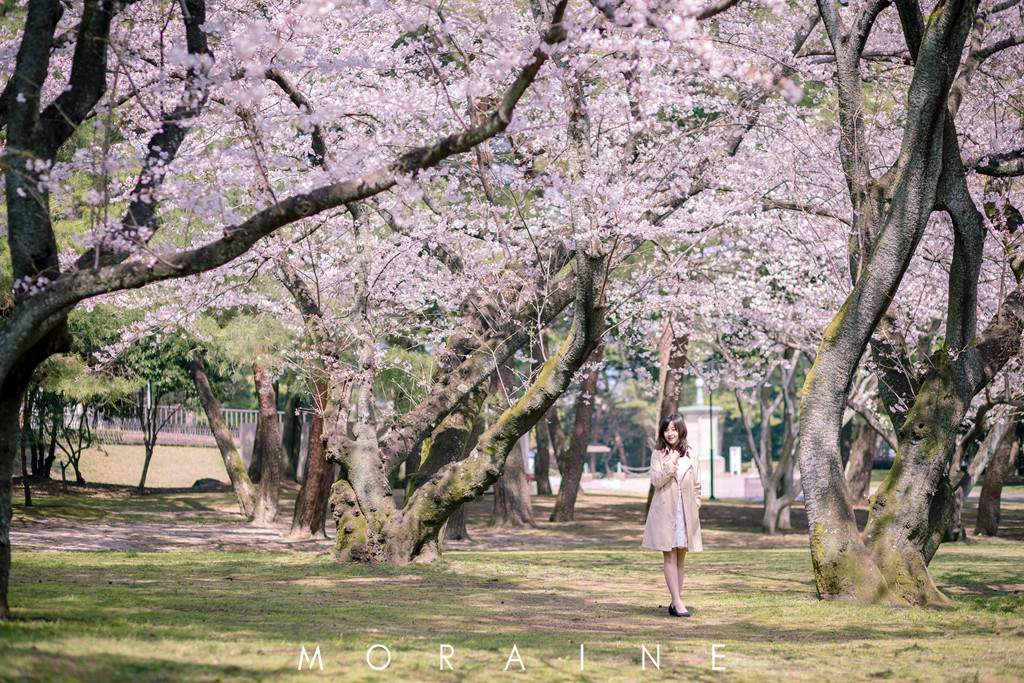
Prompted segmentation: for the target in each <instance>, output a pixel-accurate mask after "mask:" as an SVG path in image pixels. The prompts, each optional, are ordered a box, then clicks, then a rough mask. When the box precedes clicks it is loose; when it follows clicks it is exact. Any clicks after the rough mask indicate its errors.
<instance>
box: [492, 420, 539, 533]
mask: <svg viewBox="0 0 1024 683" xmlns="http://www.w3.org/2000/svg"><path fill="white" fill-rule="evenodd" d="M488 526H491V527H504V526H511V527H536V526H537V522H535V521H534V519H533V507H532V506H531V505H530V485H529V482H528V481H527V479H526V468H525V467H524V465H523V450H522V440H521V439H520V440H519V441H517V442H516V445H515V446H513V447H512V450H511V451H509V453H508V457H507V458H506V459H505V471H504V472H502V473H501V476H500V477H498V481H496V482H494V511H493V512H492V513H491V521H490V522H489V523H488Z"/></svg>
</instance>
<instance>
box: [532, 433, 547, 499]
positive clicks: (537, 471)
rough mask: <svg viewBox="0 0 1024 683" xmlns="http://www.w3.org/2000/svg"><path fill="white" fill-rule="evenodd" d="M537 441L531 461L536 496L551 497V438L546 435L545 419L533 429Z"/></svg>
mask: <svg viewBox="0 0 1024 683" xmlns="http://www.w3.org/2000/svg"><path fill="white" fill-rule="evenodd" d="M533 433H534V436H535V438H536V440H537V453H536V455H535V457H534V459H533V477H534V479H535V480H536V481H537V495H538V496H550V495H551V477H550V475H549V472H550V471H551V437H550V435H549V433H548V421H547V418H546V417H545V418H544V419H542V420H541V421H540V422H538V423H537V426H536V427H535V428H534V431H533Z"/></svg>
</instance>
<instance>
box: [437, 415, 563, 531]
mask: <svg viewBox="0 0 1024 683" xmlns="http://www.w3.org/2000/svg"><path fill="white" fill-rule="evenodd" d="M541 422H543V420H541ZM538 424H539V423H538ZM483 433H484V421H483V420H481V419H477V420H476V421H475V423H474V424H473V431H472V432H471V433H470V435H469V438H468V439H467V440H466V445H465V447H464V449H463V452H462V458H461V459H462V460H465V459H466V458H468V457H469V455H470V453H472V452H473V449H474V448H476V442H477V441H479V440H480V436H481V435H482V434H483ZM444 540H446V541H468V540H469V531H468V530H467V529H466V505H465V504H462V505H460V506H459V507H457V508H455V512H453V513H452V514H451V516H450V517H449V518H448V521H447V522H445V524H444Z"/></svg>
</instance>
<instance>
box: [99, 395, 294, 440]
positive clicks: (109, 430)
mask: <svg viewBox="0 0 1024 683" xmlns="http://www.w3.org/2000/svg"><path fill="white" fill-rule="evenodd" d="M221 413H223V415H224V421H225V422H226V423H227V426H228V431H230V432H231V438H233V439H234V440H235V443H239V442H240V441H241V437H242V426H243V425H255V424H256V416H257V414H258V413H259V411H256V410H238V409H234V408H226V409H222V410H221ZM277 419H278V422H279V423H280V422H282V421H283V419H284V413H282V412H278V414H277ZM156 421H157V424H158V425H162V427H161V428H160V431H159V434H158V435H157V443H159V444H164V445H176V446H215V445H216V441H215V440H214V438H213V430H212V429H211V428H210V423H209V421H208V420H207V419H206V413H204V412H201V411H195V410H189V409H187V408H185V407H183V406H180V405H177V406H157V412H156ZM92 432H93V438H94V439H95V440H96V442H97V443H108V444H116V443H142V441H143V434H144V431H143V429H142V423H141V422H140V420H139V418H138V417H136V416H134V415H133V416H131V417H116V416H110V415H106V414H104V413H102V412H100V413H97V414H96V417H95V418H94V419H93V421H92Z"/></svg>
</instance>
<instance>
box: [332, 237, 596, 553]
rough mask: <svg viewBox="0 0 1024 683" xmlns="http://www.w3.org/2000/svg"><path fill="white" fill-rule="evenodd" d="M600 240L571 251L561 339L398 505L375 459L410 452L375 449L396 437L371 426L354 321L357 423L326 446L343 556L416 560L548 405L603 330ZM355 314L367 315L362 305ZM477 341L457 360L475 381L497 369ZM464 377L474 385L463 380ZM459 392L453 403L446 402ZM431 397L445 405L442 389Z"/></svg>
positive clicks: (369, 380) (367, 350)
mask: <svg viewBox="0 0 1024 683" xmlns="http://www.w3.org/2000/svg"><path fill="white" fill-rule="evenodd" d="M356 223H357V226H356V235H357V237H356V243H357V247H356V248H357V253H359V251H360V249H362V247H361V246H360V237H359V235H360V233H362V232H363V227H362V226H360V225H358V223H359V221H358V220H357V221H356ZM599 247H600V245H599V244H598V243H597V242H596V241H590V242H587V243H586V244H585V246H584V248H583V249H578V250H577V252H576V256H575V258H576V271H575V275H576V277H575V282H574V284H575V293H576V295H575V302H576V305H575V306H574V310H573V319H572V320H573V321H572V325H571V327H570V332H569V336H568V337H567V338H566V340H565V341H564V342H562V344H561V346H560V347H559V348H558V350H557V351H556V352H555V353H554V354H552V356H551V358H550V359H549V360H548V361H547V362H546V363H545V365H544V368H543V369H542V370H541V371H540V372H539V373H538V374H537V377H536V379H535V380H534V381H533V382H532V383H531V385H530V386H529V387H528V388H527V389H526V391H525V393H524V394H523V395H522V396H521V397H520V398H519V399H518V400H517V401H516V402H515V404H514V405H513V406H510V407H509V408H507V409H506V410H504V411H503V412H502V413H501V415H500V416H499V417H498V419H497V420H496V421H494V423H492V424H491V425H490V426H489V427H488V428H487V429H486V430H485V431H484V433H483V434H482V435H481V436H480V439H479V441H478V442H477V445H476V447H475V448H474V449H473V452H472V453H471V454H470V456H469V457H467V458H465V459H463V460H460V461H458V462H455V463H451V464H449V465H446V466H445V467H443V468H442V469H441V470H440V471H439V472H438V473H437V474H436V475H435V476H434V477H432V478H431V479H430V480H429V481H427V482H426V483H424V484H423V485H422V486H421V487H419V488H418V489H416V491H414V492H413V493H412V495H411V496H410V497H409V499H408V500H407V501H406V502H405V504H404V505H403V507H402V509H400V510H399V509H397V507H396V505H395V502H394V498H393V496H391V491H390V490H388V489H387V472H388V468H387V467H382V463H383V462H400V461H401V460H403V459H404V457H405V456H406V455H407V453H406V451H405V450H403V449H401V448H399V449H397V450H393V451H392V452H391V453H382V452H381V451H382V450H383V447H382V444H385V443H386V444H388V446H387V447H388V448H389V449H394V448H395V446H394V445H392V444H394V443H395V442H394V441H393V440H392V439H390V438H387V437H386V438H385V440H378V438H377V435H376V421H375V419H374V418H373V408H372V406H373V367H374V355H373V354H374V346H375V344H374V340H373V338H372V334H370V330H369V329H368V325H366V321H365V319H363V320H359V321H358V322H357V334H358V336H359V370H358V373H357V386H358V388H359V391H358V397H359V398H358V401H357V403H358V410H359V419H358V420H357V421H356V427H355V436H356V438H355V440H354V442H353V441H352V440H350V439H340V438H339V439H338V440H336V441H333V443H336V444H337V446H334V445H330V446H329V451H328V452H329V453H331V455H332V457H334V458H336V459H337V461H338V462H339V464H340V465H341V469H342V479H341V480H340V481H339V482H338V483H336V484H335V486H334V492H333V494H332V496H331V502H332V505H333V510H334V517H335V519H336V520H337V522H338V536H337V541H336V547H337V557H338V559H339V560H340V561H344V560H356V561H363V562H386V563H392V564H402V563H406V562H410V561H413V560H416V559H417V558H419V556H420V554H421V552H422V551H423V550H424V549H425V548H429V542H430V541H431V540H432V539H436V538H437V536H438V534H439V532H440V530H441V528H442V527H443V526H444V524H445V522H446V521H447V520H448V518H449V517H450V516H451V514H452V513H453V512H454V511H455V510H456V509H457V508H458V507H459V506H460V505H462V504H463V503H465V502H468V501H470V500H472V499H474V498H476V497H477V496H479V495H480V494H481V493H482V492H483V491H485V490H486V489H487V488H488V487H489V486H490V485H492V484H493V483H494V482H495V481H497V479H498V477H500V476H501V472H502V470H503V469H504V465H505V463H506V461H507V458H508V455H509V452H510V451H512V449H513V448H514V447H515V445H516V443H517V442H518V441H519V439H520V438H521V437H522V436H523V434H525V433H527V432H528V431H529V430H531V429H532V428H533V427H534V425H536V424H537V422H538V421H539V420H540V419H541V418H543V417H544V415H545V414H546V413H547V412H548V411H549V410H550V408H551V406H552V405H553V404H554V402H555V400H556V399H557V398H558V397H559V396H561V395H562V393H563V392H564V391H565V389H566V387H568V385H569V384H570V383H571V381H572V379H573V377H574V376H575V374H576V373H577V372H578V370H579V369H580V367H582V366H583V364H584V363H585V362H586V360H587V358H588V357H589V356H590V355H591V352H592V351H593V350H594V348H595V347H596V346H597V344H598V343H599V342H600V340H601V337H602V335H603V334H604V307H603V303H602V299H601V295H602V293H603V288H601V287H600V283H602V282H603V277H604V274H605V268H606V266H605V258H606V257H605V255H604V254H601V253H597V254H596V255H591V253H590V251H588V250H587V249H588V248H589V250H598V249H599ZM360 260H362V259H360ZM360 270H361V271H363V272H361V273H360V274H359V276H358V278H357V296H356V299H357V302H358V304H357V308H358V309H359V310H360V311H363V310H365V306H364V303H363V301H364V299H365V297H366V294H365V285H364V284H360V283H365V282H366V281H367V279H368V271H369V263H365V264H364V263H361V264H360ZM360 290H363V291H360ZM359 318H364V316H363V314H362V313H361V314H360V315H359ZM513 338H515V337H510V339H513ZM521 345H522V342H518V343H517V344H516V345H515V346H512V345H511V344H509V345H508V346H506V347H505V349H506V350H507V351H508V353H507V354H503V357H502V360H501V361H500V362H504V358H508V357H510V356H511V352H512V351H514V350H515V348H517V347H519V346H521ZM481 351H484V353H474V354H473V355H472V356H471V357H470V358H468V359H467V361H466V363H465V364H464V365H463V366H462V369H461V373H465V374H462V376H467V374H468V376H470V377H474V378H475V379H474V385H476V384H477V383H479V382H482V381H483V379H482V377H481V374H482V370H483V369H484V368H486V369H488V370H489V372H491V373H493V372H494V370H495V369H496V368H495V367H494V365H493V361H492V359H493V358H494V357H495V354H494V353H492V352H490V351H489V350H486V349H481ZM467 386H473V385H468V383H467ZM443 391H445V392H452V393H450V394H447V396H453V395H457V396H461V397H462V398H464V397H465V393H464V392H465V388H463V389H459V388H458V385H455V384H454V383H450V384H449V383H446V384H445V387H444V389H443ZM441 398H444V397H443V396H442V397H441ZM458 402H459V401H456V402H455V403H454V404H452V408H454V407H455V406H457V405H458ZM438 405H443V403H440V399H439V402H438ZM449 410H450V409H449ZM446 413H447V411H446V410H440V411H439V412H438V413H437V414H439V415H441V414H446ZM438 421H441V420H440V418H438ZM435 424H436V423H435ZM335 430H336V428H335V426H333V425H332V426H331V428H330V431H329V434H331V436H332V439H333V438H334V434H332V432H334V431H335ZM401 438H404V435H401ZM419 446H420V442H419V441H417V440H415V439H412V440H410V446H409V447H416V448H418V447H419Z"/></svg>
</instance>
